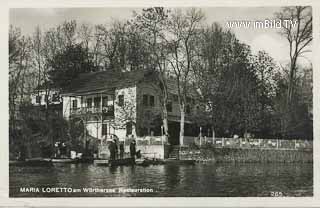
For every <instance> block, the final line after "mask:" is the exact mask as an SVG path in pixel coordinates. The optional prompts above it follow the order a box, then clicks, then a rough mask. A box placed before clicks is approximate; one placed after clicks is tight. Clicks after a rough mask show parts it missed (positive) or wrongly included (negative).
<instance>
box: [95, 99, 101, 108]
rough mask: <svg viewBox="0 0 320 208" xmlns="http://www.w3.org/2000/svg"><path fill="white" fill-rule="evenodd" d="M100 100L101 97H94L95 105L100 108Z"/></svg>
mask: <svg viewBox="0 0 320 208" xmlns="http://www.w3.org/2000/svg"><path fill="white" fill-rule="evenodd" d="M100 101H101V98H100V97H95V98H94V107H95V108H99V107H100Z"/></svg>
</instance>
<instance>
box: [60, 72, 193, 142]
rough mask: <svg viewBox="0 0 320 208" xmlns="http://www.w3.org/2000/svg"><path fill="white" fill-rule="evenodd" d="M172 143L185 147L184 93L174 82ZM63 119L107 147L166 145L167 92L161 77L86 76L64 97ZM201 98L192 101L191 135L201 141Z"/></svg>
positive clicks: (188, 131) (170, 120)
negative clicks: (137, 141)
mask: <svg viewBox="0 0 320 208" xmlns="http://www.w3.org/2000/svg"><path fill="white" fill-rule="evenodd" d="M168 92H169V93H168V97H169V98H168V100H169V102H168V104H167V106H166V107H167V111H168V128H169V134H170V136H169V141H168V142H169V143H170V144H173V145H179V129H180V123H179V122H180V110H179V103H178V92H177V87H176V84H175V82H174V81H173V80H168ZM61 97H62V103H63V108H62V115H63V117H64V118H65V119H67V120H70V119H78V120H80V121H81V122H83V123H84V125H85V127H86V132H87V134H88V136H90V137H94V138H97V139H99V140H101V141H104V140H107V141H108V140H111V139H112V138H113V137H114V136H116V137H117V138H119V140H124V139H125V138H128V137H129V138H130V137H134V138H142V137H148V136H149V137H150V136H151V137H155V138H158V139H159V140H161V139H163V137H161V136H163V128H162V119H161V113H162V109H161V105H162V104H161V103H162V101H161V89H160V85H159V82H158V81H157V76H156V74H155V73H154V72H150V71H130V72H122V73H120V72H115V71H102V72H91V73H85V74H80V75H79V77H78V78H76V79H74V80H72V81H71V84H70V86H69V88H68V89H66V90H64V91H63V92H62V93H61ZM196 97H197V94H196V92H192V90H190V95H189V96H188V97H187V105H186V117H185V135H186V137H188V136H190V138H191V137H192V138H193V137H194V136H197V135H198V133H199V130H198V127H196V126H195V125H193V124H192V115H193V114H194V113H195V110H196V109H197V108H198V105H197V99H196Z"/></svg>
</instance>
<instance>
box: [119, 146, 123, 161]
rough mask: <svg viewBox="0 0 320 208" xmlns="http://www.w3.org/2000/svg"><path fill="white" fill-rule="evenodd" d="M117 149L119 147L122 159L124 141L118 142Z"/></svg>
mask: <svg viewBox="0 0 320 208" xmlns="http://www.w3.org/2000/svg"><path fill="white" fill-rule="evenodd" d="M119 149H120V159H123V154H124V143H123V142H120V145H119Z"/></svg>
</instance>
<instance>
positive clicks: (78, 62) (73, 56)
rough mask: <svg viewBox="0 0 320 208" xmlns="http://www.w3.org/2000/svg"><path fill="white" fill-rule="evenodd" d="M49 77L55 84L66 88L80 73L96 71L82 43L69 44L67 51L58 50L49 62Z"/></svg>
mask: <svg viewBox="0 0 320 208" xmlns="http://www.w3.org/2000/svg"><path fill="white" fill-rule="evenodd" d="M49 64H50V68H51V71H49V78H50V80H51V81H52V83H53V85H54V86H56V87H58V88H61V89H64V88H66V87H68V86H69V85H70V83H71V81H72V79H74V78H76V77H77V76H78V75H79V74H80V73H84V72H92V71H96V67H95V66H94V64H93V62H92V59H91V57H88V54H87V51H86V49H84V48H83V47H82V46H81V45H79V44H77V45H71V46H67V48H66V49H65V51H62V52H58V53H57V54H56V55H55V56H54V57H53V58H52V60H50V62H49Z"/></svg>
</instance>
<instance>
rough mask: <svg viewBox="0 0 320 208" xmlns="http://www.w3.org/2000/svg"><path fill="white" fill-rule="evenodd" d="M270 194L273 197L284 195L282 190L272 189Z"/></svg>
mask: <svg viewBox="0 0 320 208" xmlns="http://www.w3.org/2000/svg"><path fill="white" fill-rule="evenodd" d="M270 195H271V196H273V197H281V196H283V193H282V192H281V191H271V192H270Z"/></svg>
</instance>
